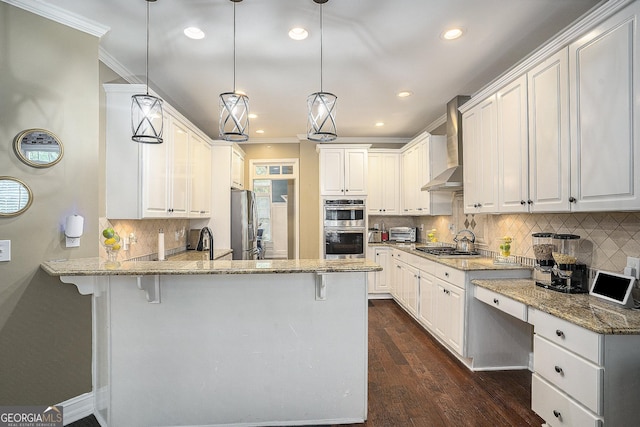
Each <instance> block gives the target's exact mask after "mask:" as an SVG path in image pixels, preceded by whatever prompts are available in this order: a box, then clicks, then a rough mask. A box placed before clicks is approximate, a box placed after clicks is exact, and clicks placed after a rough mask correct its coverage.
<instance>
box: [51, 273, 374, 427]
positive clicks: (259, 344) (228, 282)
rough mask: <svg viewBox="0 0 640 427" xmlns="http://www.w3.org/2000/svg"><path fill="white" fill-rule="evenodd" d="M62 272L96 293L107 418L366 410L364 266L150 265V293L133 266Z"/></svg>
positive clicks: (223, 418) (284, 420)
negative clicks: (159, 270)
mask: <svg viewBox="0 0 640 427" xmlns="http://www.w3.org/2000/svg"><path fill="white" fill-rule="evenodd" d="M149 278H151V280H150V279H149ZM61 280H62V281H64V282H67V283H76V284H78V283H79V282H83V281H84V283H85V284H84V287H83V286H82V285H81V284H79V286H78V288H79V289H80V291H81V292H83V293H93V322H94V351H93V359H94V360H93V366H94V391H95V415H96V417H97V418H98V421H99V422H100V424H101V425H102V426H104V427H106V426H118V427H121V426H137V427H140V426H176V425H180V426H189V425H190V426H213V425H251V426H257V425H305V424H340V423H358V422H363V421H364V420H365V419H366V414H367V282H366V273H365V272H346V273H323V274H322V275H320V274H316V273H294V274H228V275H220V274H214V275H158V276H147V278H146V279H145V280H146V281H147V282H148V283H149V282H150V283H152V287H153V285H154V284H155V286H156V287H155V291H154V292H151V295H150V297H149V296H148V295H147V294H146V292H144V291H141V290H140V289H139V288H138V286H137V277H136V276H131V275H107V276H93V277H86V276H85V277H77V276H76V277H70V276H64V277H61ZM87 283H88V285H87ZM322 283H324V286H323V284H322ZM91 287H92V288H93V289H92V290H91V289H89V288H91ZM155 292H157V293H161V298H159V297H160V295H155V294H154V293H155ZM148 299H151V300H152V301H155V302H156V303H153V302H151V303H150V302H148Z"/></svg>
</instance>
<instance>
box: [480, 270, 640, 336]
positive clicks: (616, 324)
mask: <svg viewBox="0 0 640 427" xmlns="http://www.w3.org/2000/svg"><path fill="white" fill-rule="evenodd" d="M471 283H473V284H474V285H477V286H480V287H482V288H486V289H489V290H491V291H494V292H496V293H498V294H500V295H504V296H506V297H508V298H511V299H513V300H516V301H519V302H521V303H523V304H526V305H528V306H529V307H533V308H535V309H537V310H540V311H542V312H545V313H548V314H551V315H553V316H555V317H558V318H560V319H564V320H566V321H568V322H571V323H573V324H575V325H578V326H581V327H583V328H585V329H589V330H590V331H593V332H596V333H599V334H628V335H635V334H640V311H638V310H632V309H626V308H623V307H621V306H616V305H614V304H609V303H607V302H605V301H603V300H600V299H598V298H596V297H592V296H589V295H588V294H564V293H562V292H557V291H553V290H549V289H544V288H542V287H540V286H536V284H535V282H534V281H533V280H528V279H495V280H472V281H471Z"/></svg>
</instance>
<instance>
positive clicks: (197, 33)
mask: <svg viewBox="0 0 640 427" xmlns="http://www.w3.org/2000/svg"><path fill="white" fill-rule="evenodd" d="M184 35H185V36H187V37H189V38H190V39H193V40H200V39H203V38H204V32H202V30H201V29H200V28H197V27H188V28H185V29H184Z"/></svg>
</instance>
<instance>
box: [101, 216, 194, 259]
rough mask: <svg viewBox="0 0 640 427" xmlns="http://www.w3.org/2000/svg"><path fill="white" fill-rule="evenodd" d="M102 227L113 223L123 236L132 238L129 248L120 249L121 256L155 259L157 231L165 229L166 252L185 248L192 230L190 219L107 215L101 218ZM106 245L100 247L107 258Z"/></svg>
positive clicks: (174, 251)
mask: <svg viewBox="0 0 640 427" xmlns="http://www.w3.org/2000/svg"><path fill="white" fill-rule="evenodd" d="M99 224H100V231H102V230H104V229H105V228H106V227H109V226H111V227H113V229H114V230H115V231H116V233H118V234H119V235H120V237H121V239H125V238H127V239H130V240H129V246H128V249H127V250H121V251H120V253H119V254H118V259H119V260H121V261H122V260H129V259H138V260H154V259H157V258H158V231H159V230H160V229H162V231H163V233H164V247H165V252H166V254H167V255H170V254H173V253H176V252H182V251H184V250H185V249H186V247H187V236H188V231H189V220H188V219H144V220H130V219H126V220H125V219H111V220H109V219H107V218H100V221H99ZM106 256H107V255H106V251H105V249H104V247H102V245H101V247H100V257H101V258H106Z"/></svg>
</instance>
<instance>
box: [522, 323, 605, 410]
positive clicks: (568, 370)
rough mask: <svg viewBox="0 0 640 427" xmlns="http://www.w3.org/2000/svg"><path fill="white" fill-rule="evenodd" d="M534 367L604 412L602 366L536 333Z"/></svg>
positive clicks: (588, 405) (564, 388) (536, 371)
mask: <svg viewBox="0 0 640 427" xmlns="http://www.w3.org/2000/svg"><path fill="white" fill-rule="evenodd" d="M533 370H534V371H535V373H536V374H538V375H540V376H541V377H543V378H544V379H546V380H547V381H549V382H550V383H552V384H554V385H555V386H557V387H558V388H560V389H561V390H562V391H564V392H565V393H567V394H568V395H569V396H571V397H573V398H574V399H575V400H577V401H578V402H580V403H582V404H583V405H585V406H586V407H587V408H589V409H591V410H592V411H593V412H595V413H597V414H600V415H601V414H602V378H603V368H601V367H600V366H598V365H594V364H593V363H591V362H589V361H588V360H585V359H583V358H581V357H578V356H577V355H575V354H574V353H571V352H569V351H567V350H565V349H564V348H562V347H560V346H557V345H555V344H553V343H552V342H550V341H547V340H545V339H544V338H541V337H539V336H538V335H535V336H534V338H533Z"/></svg>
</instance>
